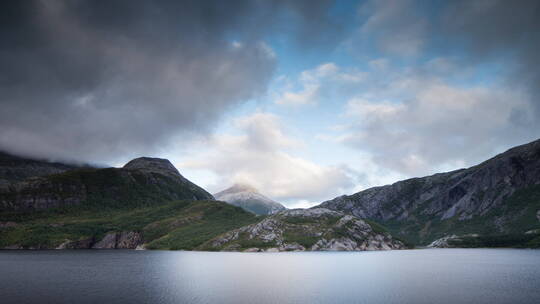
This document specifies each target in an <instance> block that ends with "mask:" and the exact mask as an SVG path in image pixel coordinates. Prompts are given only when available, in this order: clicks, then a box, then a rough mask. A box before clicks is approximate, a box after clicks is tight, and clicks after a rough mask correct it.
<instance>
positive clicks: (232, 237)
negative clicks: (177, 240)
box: [201, 208, 405, 252]
mask: <svg viewBox="0 0 540 304" xmlns="http://www.w3.org/2000/svg"><path fill="white" fill-rule="evenodd" d="M201 248H202V249H206V250H220V251H247V252H257V251H352V250H388V249H403V248H405V245H404V244H403V242H401V241H399V240H397V239H394V238H392V236H391V235H390V234H389V233H387V232H385V231H384V230H383V229H382V228H381V227H379V226H378V225H376V224H373V225H371V224H369V223H368V222H366V221H363V220H361V219H358V218H356V217H354V216H351V215H345V214H344V213H342V212H337V211H331V210H328V209H325V208H315V209H292V210H285V211H282V212H279V213H276V214H273V215H270V216H268V217H266V218H265V219H263V220H262V221H260V222H258V223H254V224H251V225H248V226H244V227H242V228H239V229H236V230H233V231H230V232H227V233H225V234H222V235H220V236H218V237H216V238H214V239H212V240H211V241H209V242H207V243H206V244H203V245H202V246H201Z"/></svg>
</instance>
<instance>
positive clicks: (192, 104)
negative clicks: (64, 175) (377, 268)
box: [0, 0, 540, 207]
mask: <svg viewBox="0 0 540 304" xmlns="http://www.w3.org/2000/svg"><path fill="white" fill-rule="evenodd" d="M0 24H1V26H0V71H1V73H0V107H1V108H0V109H1V111H0V150H3V151H7V152H10V153H14V154H19V155H22V156H28V157H38V158H45V159H50V160H56V161H65V162H79V163H92V164H98V165H103V166H122V165H123V164H124V163H126V162H127V161H129V160H130V159H132V158H135V157H139V156H153V157H163V158H168V159H169V160H171V162H172V163H173V164H174V165H175V166H176V167H177V168H178V169H179V171H180V172H181V173H182V174H183V175H184V176H185V177H187V178H188V179H190V180H192V181H193V182H195V183H196V184H198V185H200V186H202V187H204V188H205V189H207V190H208V191H210V192H212V193H215V192H218V191H220V190H223V189H225V188H227V187H229V186H231V185H232V184H234V183H247V184H250V185H252V186H254V187H256V188H258V189H259V190H260V191H261V192H262V193H263V194H265V195H267V196H269V197H271V198H272V199H275V200H277V201H280V202H282V203H283V204H285V205H286V206H287V207H309V206H313V205H315V204H318V203H320V202H322V201H325V200H328V199H332V198H334V197H336V196H338V195H343V194H352V193H355V192H357V191H361V190H363V189H367V188H369V187H373V186H379V185H384V184H389V183H393V182H396V181H398V180H401V179H405V178H410V177H419V176H425V175H429V174H433V173H436V172H441V171H450V170H455V169H459V168H463V167H467V166H471V165H475V164H477V163H479V162H481V161H483V160H486V159H488V158H490V157H492V156H494V155H496V154H497V153H500V152H503V151H505V150H506V149H508V148H510V147H512V146H515V145H519V144H524V143H527V142H530V141H532V140H535V139H537V138H538V137H539V135H540V119H539V117H540V100H539V99H538V97H537V96H539V95H538V93H540V68H538V67H539V65H540V55H539V54H540V2H539V1H536V0H531V1H528V0H522V1H503V0H455V1H423V0H385V1H375V0H367V1H335V2H334V1H316V0H311V1H307V0H306V1H302V0H300V1H286V0H275V1H271V0H269V1H261V0H251V1H247V0H246V1H152V2H150V1H134V2H133V1H117V0H112V1H77V0H73V1H61V0H51V1H2V3H1V4H0Z"/></svg>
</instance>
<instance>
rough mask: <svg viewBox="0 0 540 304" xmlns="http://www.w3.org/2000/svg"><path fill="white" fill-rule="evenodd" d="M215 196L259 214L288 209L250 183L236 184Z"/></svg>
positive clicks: (217, 198)
mask: <svg viewBox="0 0 540 304" xmlns="http://www.w3.org/2000/svg"><path fill="white" fill-rule="evenodd" d="M214 197H215V198H216V200H219V201H223V202H226V203H229V204H231V205H234V206H238V207H241V208H243V209H245V210H247V211H249V212H253V213H255V214H258V215H266V214H274V213H277V212H279V211H282V210H285V209H286V208H285V206H283V205H282V204H280V203H278V202H276V201H273V200H271V199H269V198H268V197H266V196H264V195H262V194H261V193H259V191H257V189H255V188H253V187H251V186H248V185H242V184H235V185H234V186H232V187H230V188H228V189H226V190H223V191H221V192H218V193H216V194H214Z"/></svg>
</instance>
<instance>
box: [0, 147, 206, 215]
mask: <svg viewBox="0 0 540 304" xmlns="http://www.w3.org/2000/svg"><path fill="white" fill-rule="evenodd" d="M177 199H189V200H203V199H213V196H212V195H211V194H209V193H208V192H206V191H205V190H204V189H202V188H200V187H199V186H197V185H195V184H193V183H192V182H190V181H189V180H187V179H185V178H184V177H183V176H182V175H180V173H179V172H178V171H177V170H176V168H174V166H173V165H172V164H171V163H170V162H169V161H168V160H165V159H157V158H138V159H135V160H132V161H130V162H129V163H128V164H126V165H125V166H124V167H123V168H104V169H96V168H81V169H75V170H69V171H64V172H61V173H56V174H51V175H45V176H38V177H31V178H29V179H26V180H23V181H14V182H5V183H2V184H0V211H32V210H43V209H48V208H59V207H68V206H77V205H93V204H94V205H95V204H97V205H101V206H111V207H121V206H137V205H148V204H154V203H159V202H163V201H169V200H177Z"/></svg>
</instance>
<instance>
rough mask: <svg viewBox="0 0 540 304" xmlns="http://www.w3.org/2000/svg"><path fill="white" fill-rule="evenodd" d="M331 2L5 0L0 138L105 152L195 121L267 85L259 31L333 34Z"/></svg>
mask: <svg viewBox="0 0 540 304" xmlns="http://www.w3.org/2000/svg"><path fill="white" fill-rule="evenodd" d="M308 3H309V4H308ZM328 5H329V4H328V3H326V2H325V1H316V2H314V1H300V2H298V1H292V2H287V1H152V2H150V1H3V2H2V4H0V71H1V73H0V92H1V93H0V94H1V95H0V98H1V100H0V106H1V112H0V150H7V151H10V152H15V153H22V154H26V155H30V156H40V157H50V158H56V159H72V160H84V161H107V160H113V159H117V158H119V157H123V156H126V155H129V156H133V155H138V154H141V153H152V152H153V151H156V150H159V147H160V146H162V145H164V144H166V143H167V142H168V141H170V140H171V139H172V138H175V140H182V139H181V138H182V137H184V136H189V134H193V133H199V132H204V131H206V130H208V128H211V127H212V125H214V123H215V122H216V121H217V120H218V119H219V118H220V115H221V114H222V113H223V112H224V111H226V110H227V109H228V108H230V107H231V106H233V105H235V104H238V103H240V102H242V101H244V100H246V99H249V98H252V97H254V96H257V95H258V94H261V93H263V92H264V91H265V89H266V86H267V83H268V81H269V79H270V77H271V75H272V73H273V70H274V67H275V62H276V58H275V57H274V55H273V52H272V50H271V49H270V48H269V47H268V46H267V45H266V44H265V43H264V39H265V37H267V35H270V34H271V33H273V32H275V31H285V30H286V31H287V32H288V33H290V36H292V37H295V36H296V37H299V38H301V39H296V40H295V39H294V38H292V39H291V41H296V43H297V45H299V46H303V45H313V44H318V43H322V42H328V40H327V39H326V38H328V37H333V36H332V35H328V34H327V32H328V31H331V32H335V31H336V30H338V29H339V27H337V26H336V25H335V23H333V22H332V21H331V20H329V19H327V16H326V15H327V14H326V12H327V9H328ZM278 21H280V22H282V23H278ZM315 32H317V33H319V35H313V33H315ZM337 36H338V35H337ZM305 37H310V38H305ZM317 37H320V39H319V38H317ZM334 39H336V38H335V37H334Z"/></svg>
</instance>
